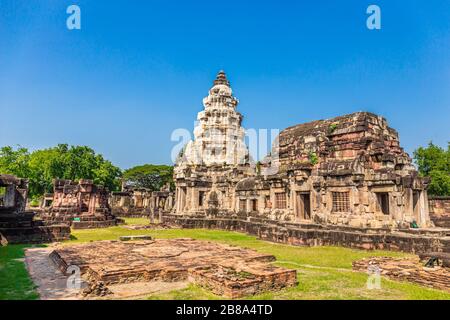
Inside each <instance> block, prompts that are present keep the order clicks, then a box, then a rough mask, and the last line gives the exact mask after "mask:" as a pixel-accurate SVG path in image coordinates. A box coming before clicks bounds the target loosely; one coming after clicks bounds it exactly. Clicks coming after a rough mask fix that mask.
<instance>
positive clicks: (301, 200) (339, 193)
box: [236, 112, 431, 228]
mask: <svg viewBox="0 0 450 320" xmlns="http://www.w3.org/2000/svg"><path fill="white" fill-rule="evenodd" d="M278 145H279V147H278V150H277V152H273V153H274V154H277V157H276V158H275V159H273V161H275V163H270V165H271V167H272V168H273V167H276V168H278V170H277V171H278V172H277V174H274V175H264V169H263V170H262V174H261V175H257V176H255V177H252V178H248V179H245V180H242V181H241V182H239V183H238V185H237V186H236V197H237V198H238V200H239V201H240V202H245V203H243V205H242V206H241V207H240V210H243V211H245V212H247V213H248V214H251V213H252V212H254V213H257V215H259V216H261V215H262V216H264V217H268V218H270V219H278V220H285V221H304V220H309V221H314V222H318V223H324V224H335V225H349V226H354V227H363V228H365V227H368V228H381V227H386V228H397V227H403V228H409V226H410V225H411V224H413V225H417V226H419V227H429V226H431V223H430V217H429V214H428V199H427V192H426V187H427V183H428V181H427V179H424V178H420V177H418V174H417V171H416V169H415V168H414V166H413V165H412V163H411V159H410V157H409V156H408V155H407V154H406V153H405V152H404V151H403V149H402V148H401V147H400V144H399V139H398V134H397V132H396V131H395V130H394V129H392V128H390V127H389V126H388V125H387V122H386V119H384V118H382V117H380V116H377V115H375V114H372V113H368V112H357V113H353V114H349V115H345V116H340V117H336V118H332V119H328V120H319V121H313V122H310V123H305V124H299V125H297V126H293V127H290V128H287V129H285V130H284V131H282V132H281V134H280V136H279V141H278Z"/></svg>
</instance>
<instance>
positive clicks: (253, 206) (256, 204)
mask: <svg viewBox="0 0 450 320" xmlns="http://www.w3.org/2000/svg"><path fill="white" fill-rule="evenodd" d="M251 203H252V211H258V200H257V199H252V200H251Z"/></svg>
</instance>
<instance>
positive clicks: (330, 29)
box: [0, 0, 450, 168]
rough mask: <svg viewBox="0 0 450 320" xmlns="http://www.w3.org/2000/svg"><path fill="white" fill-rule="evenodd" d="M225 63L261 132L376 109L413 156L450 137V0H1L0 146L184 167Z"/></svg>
mask: <svg viewBox="0 0 450 320" xmlns="http://www.w3.org/2000/svg"><path fill="white" fill-rule="evenodd" d="M70 4H77V5H79V6H80V8H81V20H82V22H81V24H82V25H81V30H74V31H69V30H68V29H67V28H66V18H67V16H68V15H67V14H66V8H67V6H69V5H70ZM370 4H377V5H379V6H380V7H381V12H382V29H381V30H379V31H370V30H368V29H367V28H366V18H367V14H366V8H367V7H368V5H370ZM220 69H224V70H225V71H226V72H227V74H228V77H229V79H230V81H231V83H232V87H233V89H234V93H235V94H236V96H237V97H238V98H239V99H240V101H241V103H240V105H239V106H238V109H239V111H240V112H241V113H243V115H244V117H245V120H244V126H245V127H247V128H280V129H283V128H286V127H288V126H290V125H294V124H297V123H301V122H306V121H311V120H316V119H323V118H329V117H333V116H337V115H341V114H346V113H351V112H354V111H361V110H367V111H371V112H375V113H378V114H381V115H383V116H385V117H386V118H387V119H388V121H389V124H390V126H392V127H394V128H395V129H397V130H398V131H399V134H400V139H401V144H402V146H403V147H405V149H406V150H407V151H408V152H412V150H414V149H415V148H416V147H418V146H420V145H425V144H427V143H428V142H429V141H430V140H433V141H434V142H435V143H438V144H440V145H442V146H446V145H447V141H449V137H450V135H449V133H450V129H449V127H450V126H449V123H450V121H449V119H450V1H449V0H440V1H439V0H428V1H424V0H419V1H416V0H408V1H406V0H403V1H396V0H386V1H381V0H372V1H365V0H353V1H352V0H340V1H337V0H336V1H331V0H330V1H325V0H316V1H312V0H311V1H250V0H247V1H245V0H240V1H238V0H228V1H200V0H195V1H194V0H191V1H167V0H164V1H163V0H160V1H138V0H127V1H125V0H114V1H102V0H95V1H92V0H91V1H84V0H71V1H64V0H48V1H45V0H42V1H37V0H36V1H35V0H33V1H25V0H22V1H19V0H0V146H2V145H17V144H20V145H22V146H24V147H28V148H30V149H31V150H34V149H37V148H44V147H50V146H53V145H55V144H57V143H69V144H78V145H89V146H90V147H92V148H94V149H95V150H96V151H98V152H100V153H102V154H103V155H104V156H105V157H106V158H108V159H109V160H111V161H112V162H113V163H115V164H116V165H118V166H120V167H121V168H128V167H130V166H133V165H137V164H143V163H171V160H170V151H171V149H172V147H173V146H174V144H175V143H174V142H171V141H170V135H171V133H172V131H173V130H174V129H176V128H187V129H189V130H192V129H193V121H194V120H195V118H196V114H197V112H198V111H200V110H201V109H202V99H203V97H204V96H205V95H206V94H207V90H208V89H209V88H210V86H211V82H212V80H213V79H214V76H215V74H216V73H217V71H218V70H220Z"/></svg>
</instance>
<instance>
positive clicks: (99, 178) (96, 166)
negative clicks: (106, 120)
mask: <svg viewBox="0 0 450 320" xmlns="http://www.w3.org/2000/svg"><path fill="white" fill-rule="evenodd" d="M0 173H9V174H14V175H16V176H18V177H22V178H27V179H28V180H29V195H30V197H31V198H36V197H39V196H42V195H43V194H44V193H46V192H51V191H52V188H53V179H70V180H73V181H78V180H79V179H92V180H93V181H94V183H96V184H101V185H104V186H106V187H107V188H109V189H110V190H117V189H118V188H119V186H120V180H119V178H120V176H121V170H120V169H119V168H118V167H116V166H114V165H113V164H112V163H111V162H110V161H108V160H105V159H104V158H103V156H102V155H100V154H96V153H95V151H94V150H92V149H91V148H89V147H86V146H70V147H69V146H68V145H67V144H59V145H57V146H56V147H53V148H48V149H42V150H36V151H34V152H32V153H31V154H30V153H29V152H28V150H27V149H25V148H21V147H19V148H18V149H17V150H14V149H13V148H12V147H3V148H2V149H0Z"/></svg>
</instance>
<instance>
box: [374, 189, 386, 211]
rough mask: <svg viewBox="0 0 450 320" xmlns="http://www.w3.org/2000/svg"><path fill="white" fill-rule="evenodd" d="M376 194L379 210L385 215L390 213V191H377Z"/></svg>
mask: <svg viewBox="0 0 450 320" xmlns="http://www.w3.org/2000/svg"><path fill="white" fill-rule="evenodd" d="M376 195H377V205H378V208H379V211H380V212H382V213H383V214H385V215H389V193H387V192H377V193H376Z"/></svg>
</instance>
